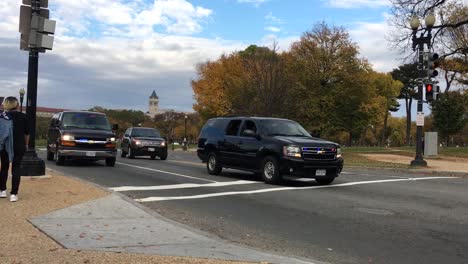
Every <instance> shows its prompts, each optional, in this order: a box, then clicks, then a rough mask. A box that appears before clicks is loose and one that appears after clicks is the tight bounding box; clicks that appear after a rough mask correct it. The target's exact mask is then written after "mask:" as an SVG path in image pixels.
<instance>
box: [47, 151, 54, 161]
mask: <svg viewBox="0 0 468 264" xmlns="http://www.w3.org/2000/svg"><path fill="white" fill-rule="evenodd" d="M47 160H54V153H53V152H52V151H50V150H49V148H47Z"/></svg>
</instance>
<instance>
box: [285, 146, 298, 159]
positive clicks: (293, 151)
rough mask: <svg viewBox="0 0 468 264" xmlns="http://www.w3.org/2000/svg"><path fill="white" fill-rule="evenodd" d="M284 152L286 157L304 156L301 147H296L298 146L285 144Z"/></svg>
mask: <svg viewBox="0 0 468 264" xmlns="http://www.w3.org/2000/svg"><path fill="white" fill-rule="evenodd" d="M283 154H284V156H286V157H294V158H300V157H302V155H301V148H300V147H296V146H284V147H283Z"/></svg>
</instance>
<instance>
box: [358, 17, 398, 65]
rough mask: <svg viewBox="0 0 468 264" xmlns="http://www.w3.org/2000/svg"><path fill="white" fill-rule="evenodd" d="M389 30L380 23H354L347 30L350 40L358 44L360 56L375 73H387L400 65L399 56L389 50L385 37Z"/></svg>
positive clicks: (386, 25) (384, 24) (383, 23)
mask: <svg viewBox="0 0 468 264" xmlns="http://www.w3.org/2000/svg"><path fill="white" fill-rule="evenodd" d="M390 30H391V29H390V28H389V27H388V24H387V23H386V22H385V21H383V22H381V23H365V22H360V23H356V24H355V27H354V28H352V29H351V30H349V33H350V36H351V38H352V39H353V40H354V41H355V42H357V43H358V45H359V49H360V52H361V55H362V56H363V57H365V58H366V59H368V60H369V62H370V63H372V65H373V66H374V69H375V70H377V71H382V72H388V71H391V70H392V69H393V68H396V67H397V66H398V65H399V64H400V58H401V55H400V54H399V53H398V51H396V50H392V49H390V47H389V46H388V45H389V43H388V41H387V40H386V39H385V36H386V35H387V34H388V32H389V31H390Z"/></svg>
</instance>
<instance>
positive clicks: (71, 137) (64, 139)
mask: <svg viewBox="0 0 468 264" xmlns="http://www.w3.org/2000/svg"><path fill="white" fill-rule="evenodd" d="M62 140H63V141H73V140H75V137H74V136H72V135H63V136H62Z"/></svg>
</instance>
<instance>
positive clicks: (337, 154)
mask: <svg viewBox="0 0 468 264" xmlns="http://www.w3.org/2000/svg"><path fill="white" fill-rule="evenodd" d="M341 154H342V153H341V148H337V149H336V157H337V158H341Z"/></svg>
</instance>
